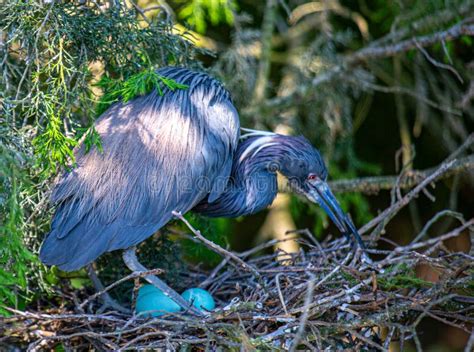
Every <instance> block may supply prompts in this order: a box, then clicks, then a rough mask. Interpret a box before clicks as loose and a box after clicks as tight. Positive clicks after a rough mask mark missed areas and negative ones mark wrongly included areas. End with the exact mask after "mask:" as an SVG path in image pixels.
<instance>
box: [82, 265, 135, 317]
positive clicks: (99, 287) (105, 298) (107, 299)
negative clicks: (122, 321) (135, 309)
mask: <svg viewBox="0 0 474 352" xmlns="http://www.w3.org/2000/svg"><path fill="white" fill-rule="evenodd" d="M87 273H88V275H89V278H90V279H91V281H92V284H93V285H94V288H95V290H96V291H97V292H101V295H100V300H101V301H102V306H101V307H100V308H99V309H98V310H97V313H102V312H104V311H105V310H107V308H111V309H112V310H116V311H118V312H121V313H125V314H130V309H128V308H125V307H124V306H122V305H121V304H120V303H118V302H117V301H116V300H115V299H113V298H112V297H111V296H110V295H109V293H108V292H107V291H105V286H104V284H103V283H102V281H100V279H99V277H98V276H97V273H96V272H95V270H94V268H93V266H92V264H89V265H88V266H87Z"/></svg>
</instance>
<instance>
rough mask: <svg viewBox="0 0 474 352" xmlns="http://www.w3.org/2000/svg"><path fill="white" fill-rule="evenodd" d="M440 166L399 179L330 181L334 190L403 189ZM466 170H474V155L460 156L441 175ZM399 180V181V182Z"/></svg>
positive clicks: (445, 176) (363, 178)
mask: <svg viewBox="0 0 474 352" xmlns="http://www.w3.org/2000/svg"><path fill="white" fill-rule="evenodd" d="M437 169H438V167H432V168H429V169H425V170H413V171H410V172H409V173H408V174H407V175H406V176H405V177H402V178H401V180H399V181H398V177H399V176H398V175H392V176H375V177H362V178H358V179H352V180H337V181H331V182H329V185H330V187H331V189H332V190H333V192H336V193H347V192H361V193H365V194H374V193H377V192H379V191H381V190H390V189H392V188H393V187H395V186H399V187H400V188H401V189H406V188H411V187H413V186H416V185H418V184H420V183H421V182H423V181H424V180H425V179H426V178H428V176H429V175H431V174H433V172H434V171H436V170H437ZM466 170H474V155H469V156H466V157H463V158H459V159H458V160H456V161H455V162H454V164H453V166H452V167H451V168H450V169H449V170H447V171H446V172H445V173H443V174H442V175H441V177H440V178H448V177H450V176H453V175H455V174H458V173H460V172H463V171H466ZM397 182H398V183H397Z"/></svg>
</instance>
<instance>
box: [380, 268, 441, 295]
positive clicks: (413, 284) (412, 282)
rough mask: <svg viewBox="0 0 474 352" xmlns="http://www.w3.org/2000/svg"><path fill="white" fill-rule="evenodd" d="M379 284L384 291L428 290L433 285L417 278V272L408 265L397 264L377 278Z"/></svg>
mask: <svg viewBox="0 0 474 352" xmlns="http://www.w3.org/2000/svg"><path fill="white" fill-rule="evenodd" d="M394 273H396V274H395V275H394ZM377 284H378V285H379V286H380V287H381V288H382V289H383V290H397V289H403V288H409V289H412V288H427V287H431V286H432V285H433V284H432V283H431V282H429V281H425V280H423V279H420V278H418V277H416V274H415V270H414V269H413V268H411V267H409V266H408V265H406V264H397V265H394V266H393V267H392V268H388V269H386V270H385V273H384V274H381V275H378V276H377Z"/></svg>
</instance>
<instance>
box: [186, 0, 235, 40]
mask: <svg viewBox="0 0 474 352" xmlns="http://www.w3.org/2000/svg"><path fill="white" fill-rule="evenodd" d="M236 10H237V1H235V0H190V1H187V0H186V4H185V5H184V6H183V7H182V8H181V9H180V11H179V13H178V16H179V18H181V19H183V20H185V21H186V23H188V24H189V25H190V26H192V27H193V28H195V29H196V31H197V32H199V33H205V32H206V29H207V23H208V21H210V23H211V24H212V25H213V26H216V25H218V24H220V23H225V24H228V25H232V24H233V22H234V12H235V11H236Z"/></svg>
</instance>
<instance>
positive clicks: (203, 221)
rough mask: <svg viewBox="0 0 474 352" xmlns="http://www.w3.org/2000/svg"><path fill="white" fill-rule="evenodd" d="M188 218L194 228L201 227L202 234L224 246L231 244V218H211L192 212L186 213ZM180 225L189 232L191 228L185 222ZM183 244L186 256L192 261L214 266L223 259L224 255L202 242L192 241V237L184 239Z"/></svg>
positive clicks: (184, 230)
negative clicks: (229, 234)
mask: <svg viewBox="0 0 474 352" xmlns="http://www.w3.org/2000/svg"><path fill="white" fill-rule="evenodd" d="M186 218H187V219H188V220H189V222H190V223H191V225H192V226H193V227H194V228H196V229H199V230H200V231H201V234H202V235H203V236H204V237H206V238H207V239H208V240H210V241H212V242H214V243H216V244H218V245H219V246H221V247H223V248H226V247H227V246H228V245H229V242H228V233H229V225H230V224H229V219H223V218H219V219H209V218H203V217H201V216H199V215H196V214H192V213H189V214H186ZM179 226H180V228H181V230H182V231H183V232H185V233H189V229H188V228H187V227H186V226H185V225H184V224H179ZM181 246H182V248H183V255H184V257H185V258H187V259H188V260H190V261H192V262H195V263H203V264H205V265H209V266H214V265H217V264H219V262H220V261H221V260H222V257H221V256H220V255H219V254H217V253H215V252H214V251H212V250H210V249H208V248H207V247H206V246H204V245H203V244H201V243H196V242H194V241H192V240H191V239H184V240H182V241H181Z"/></svg>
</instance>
